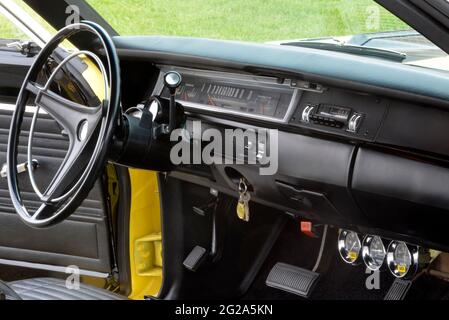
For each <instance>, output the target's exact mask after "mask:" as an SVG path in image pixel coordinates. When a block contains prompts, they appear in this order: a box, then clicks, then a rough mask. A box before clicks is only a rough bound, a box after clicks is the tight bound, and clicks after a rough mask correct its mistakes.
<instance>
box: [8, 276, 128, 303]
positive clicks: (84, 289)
mask: <svg viewBox="0 0 449 320" xmlns="http://www.w3.org/2000/svg"><path fill="white" fill-rule="evenodd" d="M9 286H10V287H11V288H12V289H13V290H14V291H15V292H16V293H17V294H18V295H19V296H20V297H21V298H22V300H127V298H126V297H123V296H120V295H118V294H115V293H112V292H110V291H107V290H105V289H100V288H96V287H93V286H89V285H85V284H80V288H79V290H75V289H68V288H67V287H66V282H65V280H61V279H54V278H37V279H26V280H19V281H15V282H10V283H9Z"/></svg>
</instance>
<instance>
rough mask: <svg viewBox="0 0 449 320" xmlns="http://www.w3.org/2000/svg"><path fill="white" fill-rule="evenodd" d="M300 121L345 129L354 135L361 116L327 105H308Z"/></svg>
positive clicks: (346, 109)
mask: <svg viewBox="0 0 449 320" xmlns="http://www.w3.org/2000/svg"><path fill="white" fill-rule="evenodd" d="M301 119H302V121H303V122H304V123H313V124H315V125H321V126H327V127H331V128H336V129H345V130H347V131H349V132H354V133H356V132H357V131H358V129H359V128H360V125H361V124H362V121H363V114H360V113H357V112H355V111H353V110H352V109H351V108H347V107H340V106H336V105H332V104H327V103H322V104H313V103H308V104H307V105H306V107H305V108H304V110H303V112H302V117H301Z"/></svg>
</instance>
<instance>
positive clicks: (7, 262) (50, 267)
mask: <svg viewBox="0 0 449 320" xmlns="http://www.w3.org/2000/svg"><path fill="white" fill-rule="evenodd" d="M0 264H2V265H7V266H14V267H22V268H28V269H38V270H47V271H54V272H59V273H66V274H67V272H66V269H67V268H66V267H59V266H53V265H49V264H41V263H32V262H23V261H16V260H6V259H0ZM67 267H68V266H67ZM79 271H80V275H81V276H88V277H94V278H102V279H105V278H108V277H109V273H103V272H97V271H89V270H83V269H80V270H79Z"/></svg>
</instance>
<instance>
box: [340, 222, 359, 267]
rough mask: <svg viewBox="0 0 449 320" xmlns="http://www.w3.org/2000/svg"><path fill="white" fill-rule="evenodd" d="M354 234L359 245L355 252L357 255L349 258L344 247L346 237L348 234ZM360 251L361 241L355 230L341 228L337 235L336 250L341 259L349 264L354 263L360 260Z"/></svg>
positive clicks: (348, 253)
mask: <svg viewBox="0 0 449 320" xmlns="http://www.w3.org/2000/svg"><path fill="white" fill-rule="evenodd" d="M351 233H353V234H355V235H356V238H357V242H358V246H359V248H360V249H359V250H358V251H357V252H356V253H357V256H356V257H354V258H350V252H349V250H348V249H347V248H346V238H347V237H348V235H349V234H351ZM361 251H362V242H361V241H360V236H359V234H358V233H357V232H355V231H351V230H341V231H340V234H339V235H338V252H339V253H340V257H341V258H342V259H343V261H344V262H345V263H347V264H350V265H356V264H358V263H359V261H360V254H361Z"/></svg>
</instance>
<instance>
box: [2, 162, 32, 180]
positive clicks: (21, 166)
mask: <svg viewBox="0 0 449 320" xmlns="http://www.w3.org/2000/svg"><path fill="white" fill-rule="evenodd" d="M31 162H32V166H33V170H35V169H36V168H38V167H39V162H38V161H37V160H36V159H33V160H32V161H31ZM27 170H28V162H24V163H20V164H18V165H17V173H18V174H20V173H23V172H26V171H27ZM7 176H8V166H7V164H6V163H4V164H3V166H2V170H1V171H0V177H2V178H6V177H7Z"/></svg>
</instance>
